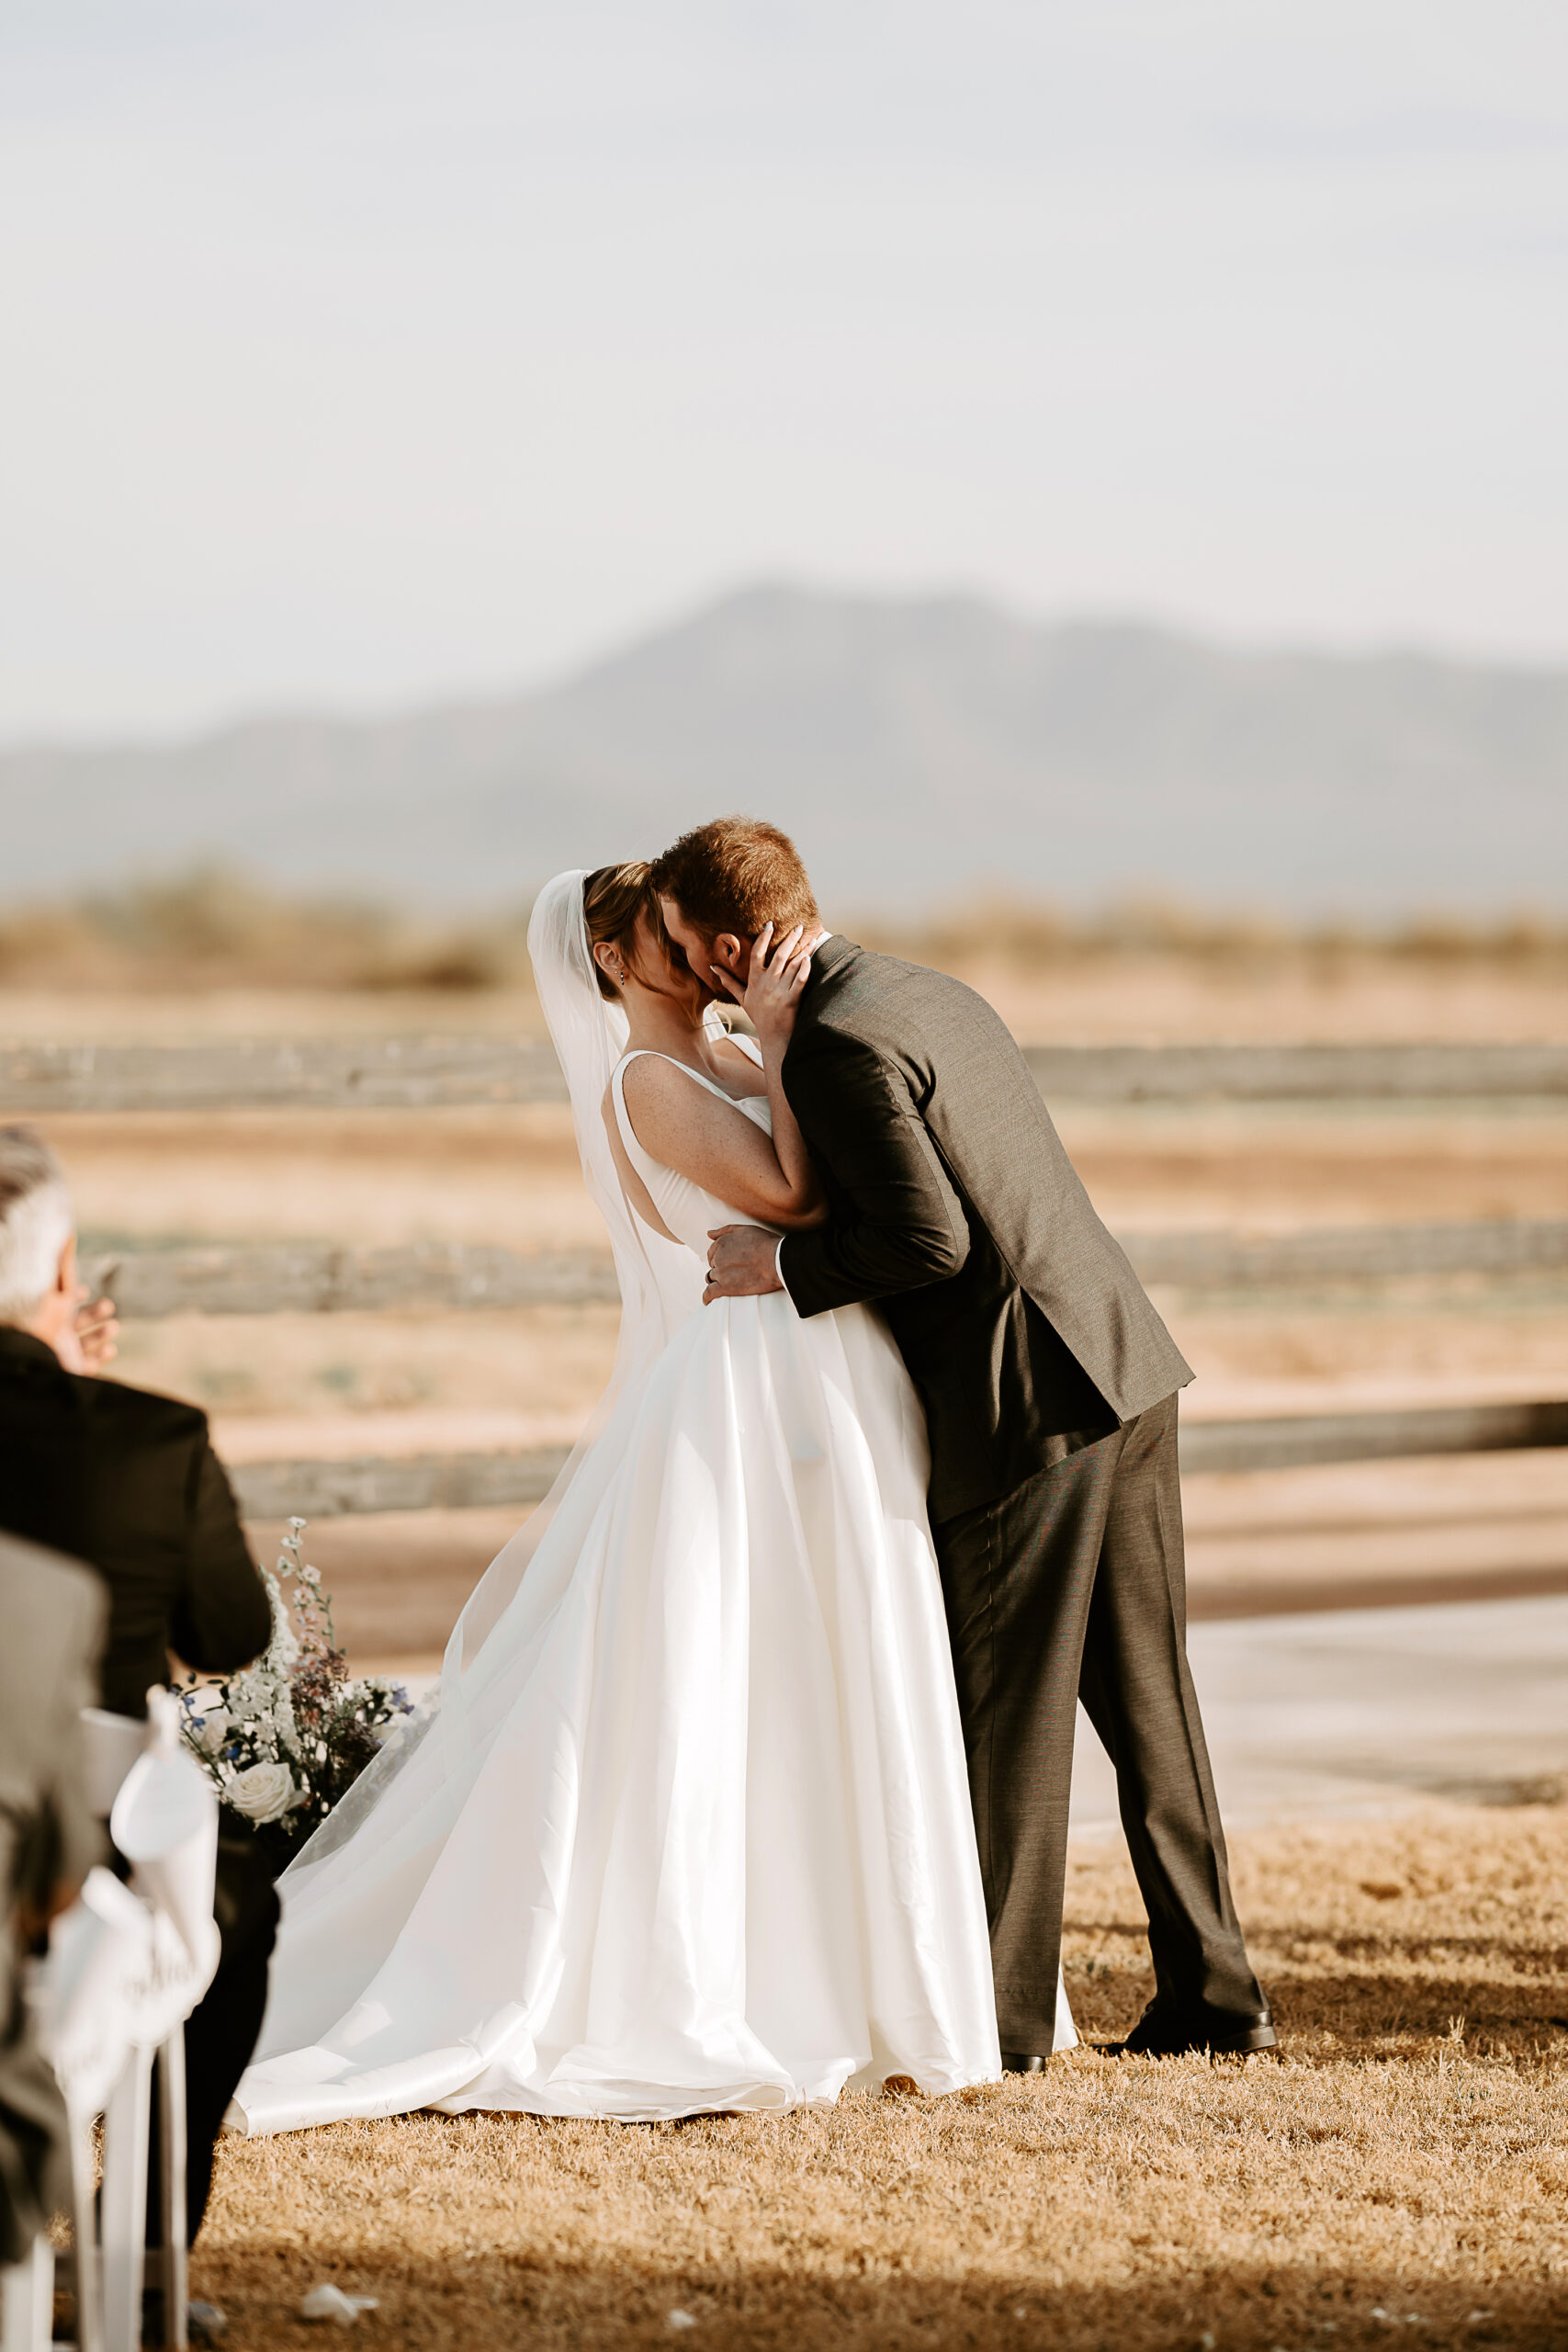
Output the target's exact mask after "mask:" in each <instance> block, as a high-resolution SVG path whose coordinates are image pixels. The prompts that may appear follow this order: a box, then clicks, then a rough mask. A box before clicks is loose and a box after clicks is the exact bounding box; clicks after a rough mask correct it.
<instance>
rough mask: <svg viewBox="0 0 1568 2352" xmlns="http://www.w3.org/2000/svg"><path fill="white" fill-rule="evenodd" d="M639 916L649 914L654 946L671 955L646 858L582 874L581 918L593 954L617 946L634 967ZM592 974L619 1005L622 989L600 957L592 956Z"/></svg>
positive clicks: (607, 998) (609, 998)
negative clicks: (606, 969)
mask: <svg viewBox="0 0 1568 2352" xmlns="http://www.w3.org/2000/svg"><path fill="white" fill-rule="evenodd" d="M638 915H646V916H647V917H648V927H649V932H650V933H652V936H653V942H654V944H655V946H656V947H657V948H658V949H659V951H660V954H661V955H662V956H665V957H666V958H669V956H670V941H669V937H668V934H667V933H666V932H665V929H664V918H663V916H662V915H661V914H660V911H659V899H658V898H657V896H656V895H655V892H654V888H653V868H652V866H651V865H649V862H648V860H647V859H646V858H645V857H634V858H632V859H630V860H629V861H628V863H627V864H626V865H601V866H599V867H598V868H597V869H596V870H595V871H594V872H593V873H592V874H589V875H586V876H584V877H583V884H582V920H583V922H584V923H585V924H586V926H587V930H588V952H589V954H590V956H592V955H593V950H594V949H595V948H596V947H618V948H619V949H620V951H621V955H622V956H623V957H624V959H625V960H626V963H627V964H629V965H630V966H631V967H632V968H633V969H634V970H635V969H636V968H637V944H636V941H635V940H634V938H633V936H632V934H633V932H634V930H635V928H636V925H637V917H638ZM593 977H594V978H595V979H596V980H597V981H598V983H599V993H600V995H601V996H602V997H604V1000H605V1001H606V1002H607V1003H609V1004H618V1003H619V1002H620V998H621V992H620V990H619V989H618V988H617V987H616V986H615V981H614V980H613V979H612V978H610V975H609V973H608V972H606V971H605V970H604V967H603V965H602V964H601V963H600V962H599V960H598V958H597V956H594V959H593Z"/></svg>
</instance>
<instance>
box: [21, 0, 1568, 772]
mask: <svg viewBox="0 0 1568 2352" xmlns="http://www.w3.org/2000/svg"><path fill="white" fill-rule="evenodd" d="M0 417H3V432H0V737H3V738H6V739H9V740H14V739H16V738H17V737H18V736H21V735H25V734H36V733H46V734H69V735H77V736H84V735H95V734H104V733H107V732H111V731H116V730H127V731H138V732H140V731H143V730H147V729H156V730H158V731H160V732H162V731H168V730H175V729H179V730H183V729H187V728H191V727H196V726H199V725H203V724H206V723H208V722H209V721H211V720H213V719H215V718H222V717H226V716H229V715H231V714H234V713H237V712H242V711H254V710H256V709H258V708H264V707H280V706H287V707H299V706H301V705H310V706H315V707H321V706H328V707H342V708H344V709H365V708H370V707H380V706H387V707H398V706H402V705H407V704H409V703H411V702H417V701H419V700H422V699H424V698H426V697H428V696H431V695H443V694H446V693H459V692H467V691H470V690H473V689H476V688H477V689H483V690H488V689H491V688H509V687H514V686H517V685H521V684H526V683H530V682H533V681H536V680H543V679H545V678H547V677H550V676H553V675H556V674H558V673H561V672H562V671H564V670H566V669H568V668H570V666H571V665H572V664H573V663H575V662H578V661H580V660H582V659H584V658H587V657H589V656H592V655H593V654H596V653H598V652H600V651H602V650H609V649H611V648H612V647H613V646H615V644H616V643H618V642H619V641H620V640H621V639H623V638H624V637H625V636H626V634H628V633H630V632H632V631H635V630H638V629H642V628H648V627H651V626H654V625H656V624H658V623H660V622H662V621H664V620H666V619H668V618H671V617H673V616H676V615H677V614H679V613H680V612H681V611H682V609H684V608H686V607H688V606H689V605H692V604H694V603H695V602H696V601H698V600H700V599H703V598H705V597H707V596H709V595H712V594H717V593H718V592H720V591H722V590H723V589H725V588H727V587H728V586H731V585H734V584H737V583H739V582H749V581H752V580H755V579H757V578H759V577H780V576H782V577H787V578H790V579H793V580H797V581H801V582H823V583H825V584H829V585H833V586H840V587H845V586H847V587H854V586H864V587H867V588H872V589H876V590H893V591H897V592H906V591H907V592H911V593H914V592H919V591H921V590H925V589H931V588H950V587H968V588H973V589H976V590H977V591H980V592H982V593H985V594H989V595H992V596H995V597H997V598H998V599H1000V600H1002V601H1004V602H1006V603H1008V604H1010V605H1013V606H1015V607H1017V608H1019V609H1021V611H1023V612H1025V613H1031V614H1035V615H1038V616H1043V617H1049V616H1055V615H1059V614H1065V613H1084V612H1088V613H1117V614H1135V615H1142V616H1150V617H1155V618H1164V619H1168V620H1173V621H1176V622H1179V623H1185V624H1188V625H1190V626H1193V627H1196V628H1207V629H1213V630H1216V631H1220V632H1223V633H1224V634H1225V635H1226V636H1228V637H1231V638H1239V639H1247V640H1258V641H1268V640H1279V639H1286V640H1290V641H1293V642H1303V641H1305V642H1322V643H1327V644H1333V645H1337V646H1342V645H1347V644H1349V645H1362V644H1368V645H1370V644H1384V643H1388V642H1390V641H1394V642H1400V643H1405V644H1411V643H1415V644H1427V645H1430V646H1434V647H1437V648H1439V649H1457V650H1470V651H1474V652H1477V653H1483V654H1496V653H1501V654H1505V655H1509V656H1520V657H1524V658H1533V659H1551V660H1561V659H1568V458H1565V454H1564V448H1565V443H1568V432H1565V429H1564V422H1563V421H1564V419H1565V418H1568V9H1564V8H1563V7H1562V5H1561V0H1543V5H1539V6H1537V5H1527V0H1471V4H1470V5H1455V0H1235V5H1231V0H1156V5H1151V6H1143V5H1134V0H1072V4H1071V5H1063V0H1020V5H1011V0H773V5H772V6H761V5H747V4H746V0H732V5H728V6H721V5H718V4H717V0H713V5H705V4H704V0H625V5H618V0H560V5H558V6H539V5H533V0H425V5H419V6H414V5H409V0H129V5H128V0H6V6H5V9H4V12H3V14H0Z"/></svg>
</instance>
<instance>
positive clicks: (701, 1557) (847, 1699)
mask: <svg viewBox="0 0 1568 2352" xmlns="http://www.w3.org/2000/svg"><path fill="white" fill-rule="evenodd" d="M624 1068H625V1064H624V1063H622V1064H620V1065H619V1066H618V1067H617V1068H616V1069H615V1074H614V1078H613V1081H612V1091H613V1093H614V1097H615V1108H616V1114H617V1116H618V1118H619V1122H620V1127H621V1134H622V1136H623V1139H624V1141H625V1144H626V1150H627V1152H628V1154H629V1155H630V1158H631V1159H632V1162H633V1165H634V1166H635V1167H636V1168H637V1171H638V1173H639V1174H640V1175H641V1176H642V1178H643V1181H644V1182H645V1183H646V1184H647V1186H648V1189H649V1193H650V1194H651V1195H652V1198H653V1200H654V1203H655V1204H656V1205H657V1207H658V1209H659V1211H660V1215H661V1216H662V1217H663V1218H664V1220H665V1223H666V1224H667V1225H668V1227H669V1228H670V1230H671V1233H672V1234H674V1235H675V1236H676V1237H677V1238H678V1239H679V1240H680V1241H681V1242H682V1244H683V1245H684V1248H683V1250H681V1251H679V1252H677V1251H676V1250H671V1249H670V1248H669V1246H668V1245H667V1244H666V1245H665V1254H664V1255H663V1256H662V1257H661V1258H660V1261H659V1264H660V1287H661V1289H662V1290H663V1291H664V1292H665V1293H666V1294H667V1295H665V1297H664V1299H663V1306H664V1310H665V1318H666V1326H665V1327H666V1328H667V1329H671V1330H672V1333H673V1336H672V1337H671V1339H670V1340H669V1342H668V1344H667V1345H666V1346H665V1347H664V1349H663V1351H662V1353H661V1354H660V1355H659V1357H658V1358H657V1361H656V1362H655V1363H654V1364H653V1366H652V1369H651V1372H650V1373H649V1375H648V1376H647V1377H646V1378H645V1379H643V1380H640V1381H639V1382H637V1384H635V1385H633V1386H632V1387H631V1388H630V1389H629V1390H628V1391H627V1392H626V1394H624V1395H623V1396H622V1397H620V1398H619V1400H618V1402H617V1404H616V1405H615V1410H614V1412H613V1414H612V1417H611V1419H609V1421H608V1422H607V1424H606V1425H605V1426H604V1429H603V1430H602V1431H601V1432H600V1434H599V1435H598V1437H597V1439H596V1441H595V1442H594V1443H593V1445H592V1449H591V1451H590V1452H589V1453H588V1454H587V1455H586V1456H585V1458H584V1459H583V1461H582V1463H581V1466H580V1467H579V1469H578V1470H577V1472H576V1475H575V1476H574V1477H573V1478H572V1480H571V1482H570V1486H569V1487H568V1488H567V1491H566V1492H565V1494H564V1495H563V1496H562V1497H561V1498H560V1500H559V1502H558V1506H557V1508H556V1510H555V1512H554V1515H553V1517H552V1519H551V1521H550V1523H549V1525H548V1527H547V1531H546V1532H545V1534H544V1536H543V1539H542V1541H540V1543H539V1544H538V1547H537V1550H536V1553H535V1555H534V1557H533V1559H532V1561H531V1563H530V1564H529V1566H528V1567H527V1571H526V1574H525V1576H524V1577H523V1578H522V1581H521V1583H520V1584H519V1585H518V1587H517V1589H516V1591H515V1593H514V1595H513V1597H512V1598H511V1600H509V1601H508V1603H507V1605H506V1606H505V1608H504V1610H503V1611H502V1614H501V1615H500V1617H499V1618H498V1620H497V1622H496V1623H495V1624H494V1625H493V1627H492V1628H491V1629H490V1630H489V1631H488V1632H487V1633H486V1634H485V1635H484V1638H483V1641H482V1645H481V1646H480V1647H479V1650H478V1652H477V1654H476V1655H475V1657H474V1658H473V1660H472V1662H471V1663H469V1664H468V1665H467V1666H466V1667H465V1668H464V1671H463V1673H462V1675H461V1677H460V1679H459V1681H458V1683H457V1686H456V1689H455V1690H452V1691H449V1693H448V1695H447V1696H446V1697H444V1700H443V1703H442V1707H441V1709H440V1712H439V1713H438V1714H437V1715H436V1717H435V1719H434V1723H433V1724H432V1725H431V1726H430V1729H429V1730H428V1732H426V1733H425V1735H424V1736H423V1738H422V1739H421V1741H420V1743H419V1744H418V1746H417V1747H415V1749H414V1752H413V1753H412V1755H411V1756H410V1757H409V1758H407V1759H406V1760H405V1761H403V1762H402V1763H401V1764H400V1767H399V1769H398V1770H397V1771H396V1772H395V1773H394V1774H393V1775H392V1776H391V1777H390V1778H389V1780H388V1781H387V1783H386V1785H385V1786H383V1787H382V1788H380V1789H379V1791H378V1792H377V1793H376V1795H375V1799H374V1802H373V1803H372V1804H370V1805H369V1807H368V1809H367V1811H366V1812H365V1813H364V1814H363V1816H362V1817H361V1818H360V1820H359V1821H358V1824H357V1826H355V1827H354V1829H353V1831H352V1834H350V1835H349V1836H348V1837H347V1839H346V1842H342V1841H341V1838H340V1842H339V1843H338V1845H337V1849H336V1850H335V1851H329V1852H328V1853H326V1855H325V1856H324V1858H322V1859H318V1860H311V1858H310V1854H308V1855H307V1857H306V1858H305V1862H304V1866H303V1867H302V1868H301V1867H300V1866H299V1865H297V1866H296V1868H295V1870H294V1871H290V1873H289V1874H288V1876H287V1877H286V1878H285V1880H284V1882H283V1891H284V1897H285V1907H284V1921H283V1928H282V1933H281V1936H280V1939H279V1944H278V1949H277V1954H276V1960H275V1962H274V1966H273V1996H272V2001H271V2006H270V2007H269V2010H268V2014H267V2021H266V2025H265V2030H264V2034H263V2039H262V2043H261V2045H260V2054H259V2057H258V2061H257V2063H256V2064H253V2066H252V2067H251V2069H250V2071H249V2072H248V2073H247V2075H245V2077H244V2080H243V2083H242V2085H241V2086H240V2090H239V2093H238V2097H237V2101H236V2109H237V2112H235V2111H233V2110H231V2121H232V2122H234V2123H235V2124H237V2125H239V2126H240V2127H241V2128H243V2129H245V2130H248V2131H253V2132H261V2131H288V2130H292V2129H297V2128H299V2126H301V2125H306V2124H311V2123H319V2122H325V2121H329V2120H334V2119H337V2118H341V2117H368V2116H379V2115H388V2114H394V2113H400V2112H404V2111H407V2110H410V2109H416V2108H422V2107H439V2108H442V2109H446V2110H448V2111H457V2110H461V2109H469V2108H491V2109H524V2110H526V2111H529V2112H532V2113H535V2114H544V2115H571V2116H605V2117H615V2118H618V2119H620V2120H626V2121H632V2120H651V2119H657V2118H661V2117H672V2116H681V2115H688V2114H692V2113H694V2112H699V2111H702V2110H705V2109H735V2108H784V2107H788V2106H791V2105H794V2104H796V2103H798V2102H802V2101H820V2100H830V2099H832V2098H835V2097H836V2096H837V2094H838V2093H839V2091H840V2089H842V2088H843V2086H845V2085H846V2084H851V2083H860V2084H874V2083H876V2082H879V2081H881V2080H882V2079H883V2078H885V2077H886V2076H887V2075H894V2074H898V2075H912V2076H913V2077H914V2079H915V2081H916V2082H917V2083H918V2084H919V2085H920V2086H922V2087H923V2088H925V2089H926V2090H928V2091H951V2090H954V2089H956V2088H958V2087H959V2086H961V2085H964V2084H966V2083H974V2082H977V2081H984V2080H987V2079H989V2078H991V2077H993V2076H995V2075H997V2074H998V2070H999V2060H998V2048H997V2031H996V2022H995V2007H994V2001H993V1994H992V1985H991V1972H990V1956H989V1950H988V1945H987V1928H986V1914H985V1905H984V1901H983V1898H982V1894H981V1885H980V1873H979V1867H978V1863H977V1860H976V1845H975V1832H974V1826H973V1822H972V1818H971V1813H970V1804H969V1794H968V1788H967V1783H966V1779H965V1771H964V1747H963V1740H962V1736H961V1734H960V1729H959V1719H958V1708H957V1702H956V1699H955V1695H954V1691H953V1668H952V1663H951V1657H950V1653H949V1648H948V1640H947V1633H946V1627H945V1624H944V1622H943V1616H942V1595H941V1590H940V1588H939V1585H938V1580H937V1571H936V1564H935V1560H934V1557H933V1555H932V1551H931V1538H930V1534H929V1532H928V1528H927V1522H926V1515H925V1485H926V1476H927V1466H928V1465H927V1452H926V1439H925V1430H924V1424H923V1420H922V1418H921V1415H920V1411H919V1405H918V1402H917V1399H916V1397H915V1394H914V1391H913V1388H912V1387H911V1385H910V1382H909V1378H908V1373H907V1372H906V1370H905V1368H904V1364H903V1361H902V1359H901V1358H900V1356H899V1354H898V1351H897V1348H896V1347H895V1345H894V1343H893V1341H892V1340H891V1339H890V1337H889V1336H888V1333H887V1331H886V1328H885V1327H884V1325H883V1324H882V1323H881V1322H880V1321H879V1319H878V1318H877V1317H876V1316H875V1315H874V1313H872V1312H871V1311H870V1310H868V1309H867V1308H864V1307H860V1306H851V1307H846V1308H842V1309H840V1310H838V1311H836V1312H834V1313H831V1314H826V1315H819V1316H817V1317H812V1318H811V1319H810V1320H808V1321H803V1320H802V1319H801V1317H799V1316H798V1315H797V1314H796V1312H795V1307H794V1306H793V1305H792V1304H791V1302H790V1300H789V1298H788V1296H787V1295H785V1294H784V1293H782V1292H775V1293H773V1294H772V1295H769V1296H767V1297H762V1298H742V1299H734V1300H725V1301H721V1302H719V1303H717V1304H716V1305H714V1306H702V1305H701V1303H700V1300H701V1291H702V1282H703V1270H704V1266H705V1258H706V1251H707V1236H708V1231H709V1228H710V1227H714V1226H716V1225H721V1224H739V1223H744V1222H748V1221H749V1220H746V1219H743V1218H741V1217H740V1216H739V1215H738V1213H737V1212H736V1211H734V1210H733V1209H730V1208H728V1207H727V1206H726V1205H725V1204H723V1203H722V1202H720V1201H716V1200H714V1199H712V1198H711V1197H710V1196H709V1195H707V1194H706V1193H702V1192H700V1191H699V1190H698V1189H697V1188H696V1187H695V1186H694V1184H692V1183H690V1182H687V1181H686V1180H685V1179H684V1178H682V1177H681V1176H678V1175H676V1174H675V1173H674V1172H673V1171H672V1170H669V1169H667V1168H663V1167H661V1166H660V1164H659V1163H658V1162H656V1161H654V1160H652V1159H649V1156H648V1154H647V1153H646V1152H645V1151H643V1149H642V1148H641V1147H640V1146H639V1144H638V1143H637V1138H636V1136H635V1135H634V1134H633V1132H632V1128H631V1122H630V1120H629V1119H628V1118H627V1116H626V1108H625V1103H624V1101H623V1099H622V1094H621V1075H622V1071H623V1070H624ZM691 1075H692V1083H693V1085H694V1086H699V1085H703V1084H705V1083H708V1081H707V1080H704V1079H702V1078H700V1077H698V1076H697V1075H696V1074H695V1073H692V1074H691ZM716 1091H722V1090H716ZM741 1107H742V1108H743V1110H744V1112H745V1114H746V1115H747V1116H748V1117H750V1118H753V1119H755V1120H756V1121H757V1122H758V1124H759V1125H762V1126H768V1125H769V1117H768V1106H767V1103H766V1102H765V1100H761V1099H758V1100H753V1101H749V1102H747V1103H744V1104H743V1105H742V1106H741ZM448 1681H449V1684H450V1681H451V1678H450V1676H449V1677H448ZM320 1842H321V1841H318V1843H320ZM1072 2038H1073V2036H1072V2028H1071V2021H1070V2018H1067V2017H1066V2011H1065V2008H1064V2012H1063V2018H1062V2020H1061V2022H1060V2023H1059V2026H1058V2034H1057V2041H1058V2046H1061V2045H1063V2044H1064V2043H1065V2042H1066V2041H1069V2040H1071V2039H1072Z"/></svg>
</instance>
